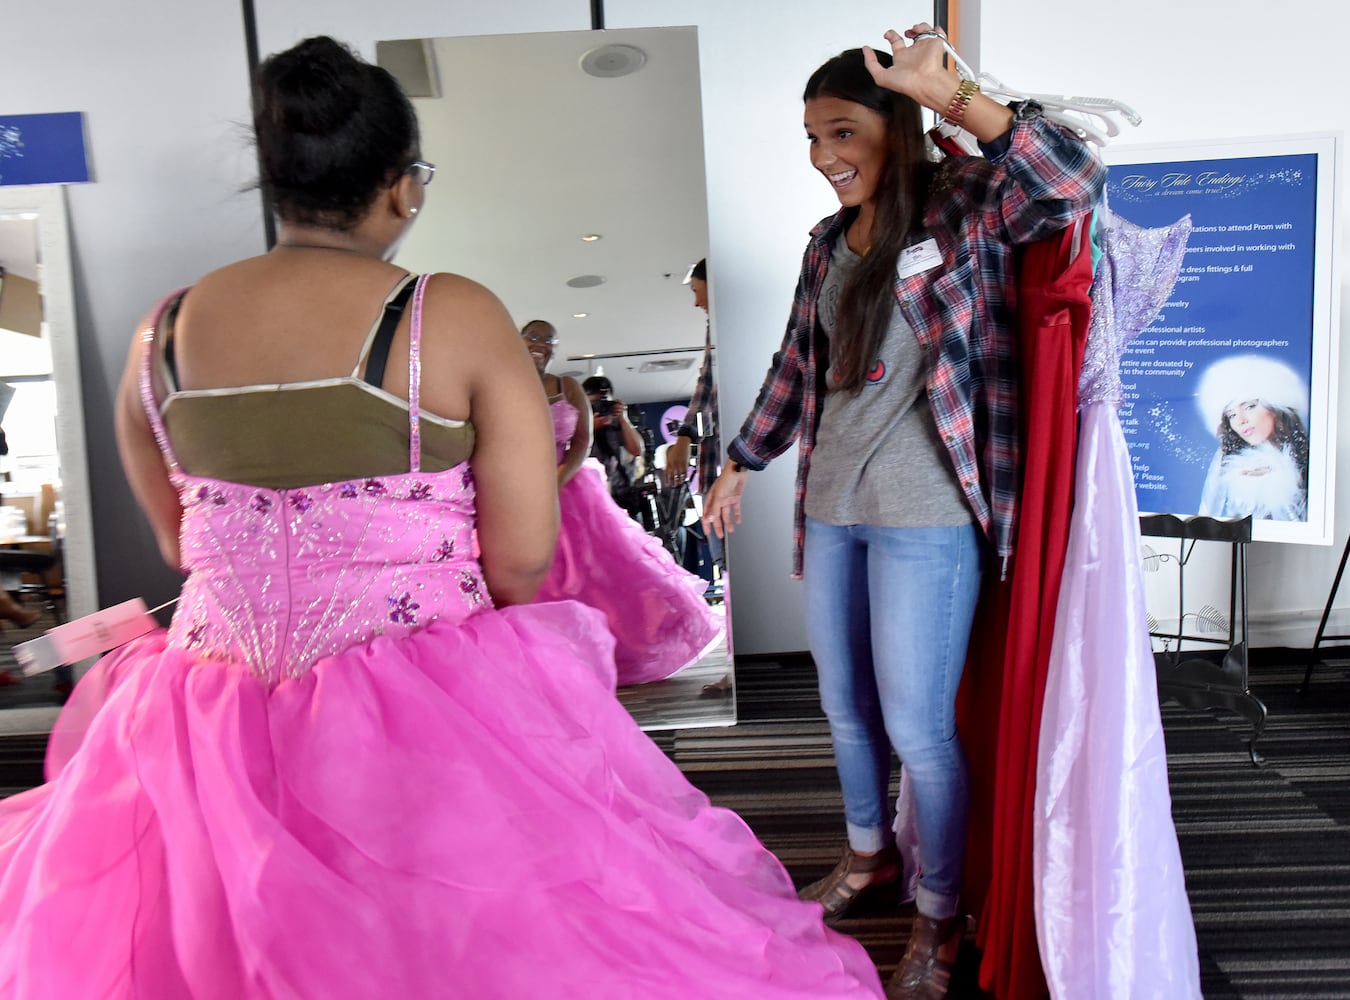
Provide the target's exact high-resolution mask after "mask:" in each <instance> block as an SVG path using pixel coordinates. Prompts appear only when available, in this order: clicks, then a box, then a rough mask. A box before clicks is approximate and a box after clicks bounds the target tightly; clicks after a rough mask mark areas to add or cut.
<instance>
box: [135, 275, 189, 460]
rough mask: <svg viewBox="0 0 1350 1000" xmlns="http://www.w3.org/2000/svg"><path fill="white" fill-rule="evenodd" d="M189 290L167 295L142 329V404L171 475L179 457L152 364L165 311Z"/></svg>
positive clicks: (181, 289) (182, 289)
mask: <svg viewBox="0 0 1350 1000" xmlns="http://www.w3.org/2000/svg"><path fill="white" fill-rule="evenodd" d="M185 291H187V289H185V288H180V289H179V290H178V291H176V292H173V293H172V294H170V295H166V296H165V297H164V300H163V301H162V302H160V304H159V305H158V306H156V307H155V318H154V319H153V320H152V321H151V322H150V325H149V326H147V327H146V328H145V329H144V330H142V331H141V406H142V407H144V409H145V416H146V419H148V420H149V421H150V429H151V430H152V431H154V434H155V441H156V442H158V444H159V450H160V451H161V452H162V453H163V454H164V461H165V463H166V464H167V465H168V466H169V473H170V475H174V476H176V475H178V474H179V471H180V470H179V468H178V458H177V457H176V456H175V455H174V453H173V447H172V446H171V445H170V444H169V435H168V432H167V431H166V430H165V429H164V418H163V417H162V416H160V412H159V404H158V403H156V402H155V389H154V383H153V381H152V380H151V377H150V372H151V365H152V364H153V363H154V357H155V334H156V333H157V332H158V330H159V324H160V321H161V320H163V319H164V311H165V310H166V309H168V308H169V303H171V302H172V301H173V300H174V299H175V298H177V297H178V296H179V295H181V294H182V293H183V292H185Z"/></svg>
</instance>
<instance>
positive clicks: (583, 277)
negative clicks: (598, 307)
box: [567, 274, 605, 288]
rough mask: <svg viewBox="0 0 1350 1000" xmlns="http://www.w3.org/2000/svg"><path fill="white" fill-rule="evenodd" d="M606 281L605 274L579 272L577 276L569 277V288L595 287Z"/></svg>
mask: <svg viewBox="0 0 1350 1000" xmlns="http://www.w3.org/2000/svg"><path fill="white" fill-rule="evenodd" d="M604 283H605V276H604V275H602V274H578V275H577V276H576V277H575V278H568V279H567V286H568V287H569V288H594V287H595V286H596V285H603V284H604Z"/></svg>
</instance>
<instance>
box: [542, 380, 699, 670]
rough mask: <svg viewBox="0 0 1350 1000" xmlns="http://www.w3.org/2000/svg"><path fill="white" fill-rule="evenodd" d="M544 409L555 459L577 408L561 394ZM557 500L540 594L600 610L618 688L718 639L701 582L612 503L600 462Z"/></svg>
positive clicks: (680, 665) (688, 658)
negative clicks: (557, 517)
mask: <svg viewBox="0 0 1350 1000" xmlns="http://www.w3.org/2000/svg"><path fill="white" fill-rule="evenodd" d="M550 410H551V411H552V413H553V436H554V439H555V441H556V442H557V446H558V461H559V462H561V461H562V456H563V454H564V453H565V452H566V451H567V446H568V443H569V442H570V441H571V440H572V432H573V431H574V430H575V429H576V426H577V410H576V407H574V406H573V405H572V404H571V403H569V402H568V401H567V400H565V399H559V400H556V401H555V402H554V403H552V405H551V406H550ZM558 505H559V508H560V510H561V515H562V520H561V523H560V525H559V528H558V550H557V552H556V554H555V555H554V557H553V568H552V570H551V571H550V572H549V575H548V578H547V579H546V580H545V581H544V585H543V586H542V587H541V588H540V590H539V598H538V599H539V600H541V601H560V600H569V599H570V600H576V601H581V602H582V603H583V604H586V605H589V606H590V607H593V608H596V609H598V610H599V611H601V612H602V613H603V614H604V616H605V621H606V622H607V623H608V624H609V630H610V632H611V633H613V635H614V664H615V666H616V668H617V669H618V683H619V684H620V686H622V685H627V684H641V683H644V682H646V681H658V680H661V679H662V678H665V677H669V676H671V675H672V674H675V673H678V672H679V671H681V670H683V669H684V668H685V667H688V666H691V665H693V664H695V663H697V662H698V661H699V660H700V659H702V658H703V656H704V655H706V654H707V653H708V652H709V651H710V650H711V649H712V648H713V647H714V646H716V645H717V644H718V643H719V642H721V641H722V639H723V637H724V636H725V634H726V620H725V617H724V615H723V612H722V610H721V609H720V608H714V607H711V606H710V605H709V604H708V602H707V601H705V600H704V599H703V592H704V589H705V588H706V587H707V585H708V584H707V581H705V580H703V579H702V578H701V577H698V576H696V575H694V574H693V573H690V572H688V571H687V570H685V569H684V568H683V567H681V566H680V565H678V564H677V563H676V562H675V560H674V558H673V557H672V556H671V555H670V553H669V552H667V551H666V550H665V548H663V547H662V545H661V543H660V542H658V541H657V540H656V539H655V538H653V537H652V536H651V535H649V534H647V533H646V532H645V531H643V530H642V528H641V527H640V526H639V525H638V523H637V522H636V521H634V520H633V519H632V518H631V517H629V516H628V514H627V513H626V512H625V511H624V510H623V509H622V508H621V507H620V506H619V505H618V504H616V503H615V502H614V500H613V499H612V498H611V497H610V495H609V487H608V485H607V484H606V481H605V473H604V470H603V469H602V468H601V466H600V463H599V462H596V461H593V460H590V459H587V461H586V462H585V463H584V464H583V465H582V467H581V468H580V469H579V470H578V471H577V473H576V475H574V476H573V477H572V478H571V479H570V480H569V481H568V483H567V485H566V486H564V487H563V488H562V492H561V494H559V497H558Z"/></svg>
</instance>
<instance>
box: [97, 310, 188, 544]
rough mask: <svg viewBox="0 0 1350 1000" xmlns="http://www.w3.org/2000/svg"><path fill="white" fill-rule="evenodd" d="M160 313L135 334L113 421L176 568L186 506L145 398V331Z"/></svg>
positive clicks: (156, 382) (125, 462)
mask: <svg viewBox="0 0 1350 1000" xmlns="http://www.w3.org/2000/svg"><path fill="white" fill-rule="evenodd" d="M158 314H159V310H155V311H154V312H151V313H150V314H148V315H147V316H146V317H145V319H143V320H142V321H141V323H140V325H139V326H138V327H137V328H136V333H135V335H134V336H133V337H132V338H131V350H130V351H129V352H128V354H127V363H126V368H125V369H124V370H123V372H122V383H121V385H120V387H119V388H118V390H117V402H116V405H115V406H114V409H113V421H114V426H115V429H116V433H117V452H118V455H120V456H121V459H122V470H123V472H124V473H125V474H126V477H127V482H128V483H130V484H131V491H132V493H134V494H135V496H136V501H137V502H138V503H139V504H140V505H141V510H142V511H144V512H145V516H146V518H147V520H149V522H150V529H151V531H153V532H154V535H155V543H156V544H157V545H158V546H159V553H160V555H161V556H163V557H164V561H165V562H166V563H168V564H169V565H170V566H172V567H173V568H174V569H181V559H180V558H179V551H178V530H179V524H180V522H181V521H182V518H183V508H182V506H181V505H180V504H179V501H178V490H177V489H176V488H175V487H174V485H173V483H172V482H171V481H170V480H169V469H168V466H166V465H165V464H164V455H163V453H162V452H161V451H160V450H159V444H158V442H156V441H155V433H154V431H153V430H152V429H151V427H150V418H149V417H148V416H147V415H146V412H145V407H144V405H143V404H142V402H141V357H142V354H143V352H144V351H145V350H146V349H147V348H146V346H145V344H144V343H143V341H142V331H144V330H149V329H151V328H152V327H153V326H154V325H155V320H156V318H157V317H158ZM157 368H158V366H153V367H152V368H151V372H152V376H151V379H152V385H153V388H154V394H155V400H156V401H157V402H158V401H160V400H162V399H163V398H164V393H165V386H164V385H163V383H162V382H161V381H160V379H159V372H158V370H157Z"/></svg>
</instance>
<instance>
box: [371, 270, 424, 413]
mask: <svg viewBox="0 0 1350 1000" xmlns="http://www.w3.org/2000/svg"><path fill="white" fill-rule="evenodd" d="M415 284H416V281H414V280H413V278H412V277H411V276H410V277H409V278H408V280H407V282H406V283H405V284H404V286H403V287H402V288H400V289H399V290H398V293H397V294H396V295H395V296H394V297H393V298H391V299H390V300H389V301H388V302H387V303H385V306H384V316H383V317H382V318H381V319H380V328H379V329H378V330H376V331H375V339H374V340H373V341H371V344H370V354H368V355H367V356H366V374H365V376H364V378H365V381H366V383H367V384H368V385H373V386H374V387H375V388H377V389H379V388H381V387H382V386H383V385H384V366H385V364H386V363H387V362H388V361H389V348H390V346H391V345H392V344H393V343H394V331H395V330H397V329H398V322H399V320H400V319H402V318H403V310H404V308H405V307H406V306H407V305H408V300H409V299H410V298H412V293H413V286H414V285H415Z"/></svg>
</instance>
